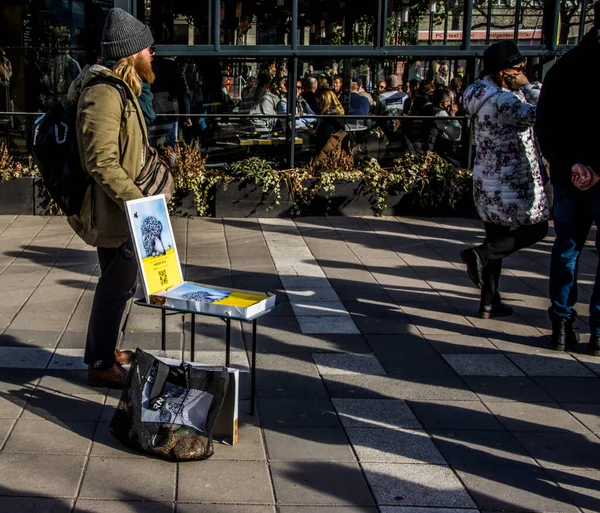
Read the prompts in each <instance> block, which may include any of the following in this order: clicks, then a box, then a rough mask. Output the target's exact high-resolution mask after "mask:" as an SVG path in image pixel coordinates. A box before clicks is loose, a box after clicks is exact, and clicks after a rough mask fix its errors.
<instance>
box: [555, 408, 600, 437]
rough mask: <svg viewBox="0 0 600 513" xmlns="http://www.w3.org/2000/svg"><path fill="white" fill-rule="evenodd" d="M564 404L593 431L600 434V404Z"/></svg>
mask: <svg viewBox="0 0 600 513" xmlns="http://www.w3.org/2000/svg"><path fill="white" fill-rule="evenodd" d="M562 406H563V408H564V409H565V410H567V411H568V412H569V413H570V414H571V415H573V416H574V417H575V418H576V419H577V420H578V421H579V422H581V423H582V424H583V425H584V426H585V427H587V428H588V429H589V430H590V431H591V432H592V433H595V434H596V435H600V404H574V403H567V404H562Z"/></svg>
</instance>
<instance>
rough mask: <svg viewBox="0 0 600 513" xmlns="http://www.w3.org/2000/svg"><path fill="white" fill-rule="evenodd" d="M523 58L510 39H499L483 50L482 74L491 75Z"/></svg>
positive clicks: (510, 66)
mask: <svg viewBox="0 0 600 513" xmlns="http://www.w3.org/2000/svg"><path fill="white" fill-rule="evenodd" d="M524 60H525V57H523V56H522V55H521V52H519V49H518V48H517V45H516V44H515V43H513V42H512V41H499V42H498V43H494V44H493V45H490V46H489V47H488V49H487V50H486V51H485V52H483V74H484V75H491V74H492V73H498V72H499V71H502V70H505V69H508V68H512V67H513V66H515V65H516V64H519V63H521V62H523V61H524Z"/></svg>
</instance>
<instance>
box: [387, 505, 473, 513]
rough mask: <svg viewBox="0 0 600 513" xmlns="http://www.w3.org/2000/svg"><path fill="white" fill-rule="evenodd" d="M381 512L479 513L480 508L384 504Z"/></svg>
mask: <svg viewBox="0 0 600 513" xmlns="http://www.w3.org/2000/svg"><path fill="white" fill-rule="evenodd" d="M379 511H380V512H381V513H476V512H477V513H478V512H479V510H478V509H464V508H422V507H419V506H417V507H414V508H413V507H406V508H404V507H402V506H383V507H381V508H379Z"/></svg>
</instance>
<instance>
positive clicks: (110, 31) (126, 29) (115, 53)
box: [102, 7, 154, 59]
mask: <svg viewBox="0 0 600 513" xmlns="http://www.w3.org/2000/svg"><path fill="white" fill-rule="evenodd" d="M153 44H154V38H153V37H152V34H151V33H150V28H148V26H147V25H144V24H143V23H142V22H141V21H139V20H138V19H136V18H134V17H133V16H132V15H131V14H129V13H127V12H125V11H124V10H123V9H119V8H118V7H115V8H114V9H111V10H110V11H109V12H108V17H107V18H106V22H105V23H104V30H103V31H102V55H103V56H104V57H109V58H112V59H121V58H123V57H129V56H130V55H133V54H135V53H138V52H141V51H142V50H143V49H144V48H148V47H149V46H152V45H153Z"/></svg>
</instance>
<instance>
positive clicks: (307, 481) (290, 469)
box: [271, 461, 374, 507]
mask: <svg viewBox="0 0 600 513" xmlns="http://www.w3.org/2000/svg"><path fill="white" fill-rule="evenodd" d="M271 475H272V476H273V485H274V487H275V494H276V495H277V500H278V503H279V504H280V505H281V506H286V505H310V506H354V507H356V506H372V505H373V504H374V503H373V499H372V497H371V493H370V492H369V488H368V486H367V483H366V481H365V479H364V477H363V474H362V472H361V470H360V468H359V466H358V464H357V463H344V462H313V461H310V462H309V461H295V462H291V461H275V462H273V463H272V464H271Z"/></svg>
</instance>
